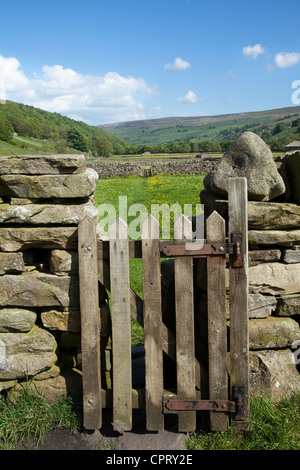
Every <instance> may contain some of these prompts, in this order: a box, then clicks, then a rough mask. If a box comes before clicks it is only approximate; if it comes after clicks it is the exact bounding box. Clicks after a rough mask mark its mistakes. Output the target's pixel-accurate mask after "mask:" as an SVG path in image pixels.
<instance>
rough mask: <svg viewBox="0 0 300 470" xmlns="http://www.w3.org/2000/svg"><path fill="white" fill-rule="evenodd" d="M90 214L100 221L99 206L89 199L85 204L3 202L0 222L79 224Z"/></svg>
mask: <svg viewBox="0 0 300 470" xmlns="http://www.w3.org/2000/svg"><path fill="white" fill-rule="evenodd" d="M86 216H89V217H91V219H92V220H94V222H95V223H97V222H98V218H99V213H98V209H97V207H95V205H94V204H93V203H92V202H91V201H89V202H87V203H85V204H78V205H77V204H65V203H64V204H22V205H12V204H1V205H0V223H2V224H31V225H49V224H52V225H54V224H59V225H77V224H79V222H80V221H81V220H82V219H84V217H86Z"/></svg>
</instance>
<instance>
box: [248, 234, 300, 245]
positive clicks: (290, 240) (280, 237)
mask: <svg viewBox="0 0 300 470" xmlns="http://www.w3.org/2000/svg"><path fill="white" fill-rule="evenodd" d="M248 240H249V245H255V246H257V245H281V246H293V245H294V244H295V243H297V244H299V242H300V230H249V232H248Z"/></svg>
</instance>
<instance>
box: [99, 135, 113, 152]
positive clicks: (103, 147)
mask: <svg viewBox="0 0 300 470" xmlns="http://www.w3.org/2000/svg"><path fill="white" fill-rule="evenodd" d="M95 150H96V153H97V154H98V155H99V157H109V156H110V155H111V154H112V153H114V148H113V146H112V143H111V142H110V141H109V140H108V139H107V138H106V137H104V136H99V137H97V139H96V142H95Z"/></svg>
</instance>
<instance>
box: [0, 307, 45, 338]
mask: <svg viewBox="0 0 300 470" xmlns="http://www.w3.org/2000/svg"><path fill="white" fill-rule="evenodd" d="M35 321H36V313H35V312H34V311H33V310H28V309H23V308H3V309H0V333H8V332H21V333H28V332H29V331H30V330H31V329H32V328H33V326H34V324H35Z"/></svg>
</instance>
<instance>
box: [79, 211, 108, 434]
mask: <svg viewBox="0 0 300 470" xmlns="http://www.w3.org/2000/svg"><path fill="white" fill-rule="evenodd" d="M78 262H79V293H80V315H81V354H82V387H83V416H84V418H83V425H84V427H85V429H90V430H96V429H100V428H101V426H102V409H101V361H100V311H99V301H98V265H97V238H96V226H95V223H94V222H93V220H92V219H90V218H89V217H85V218H84V219H83V220H82V221H81V222H80V224H79V225H78Z"/></svg>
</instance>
